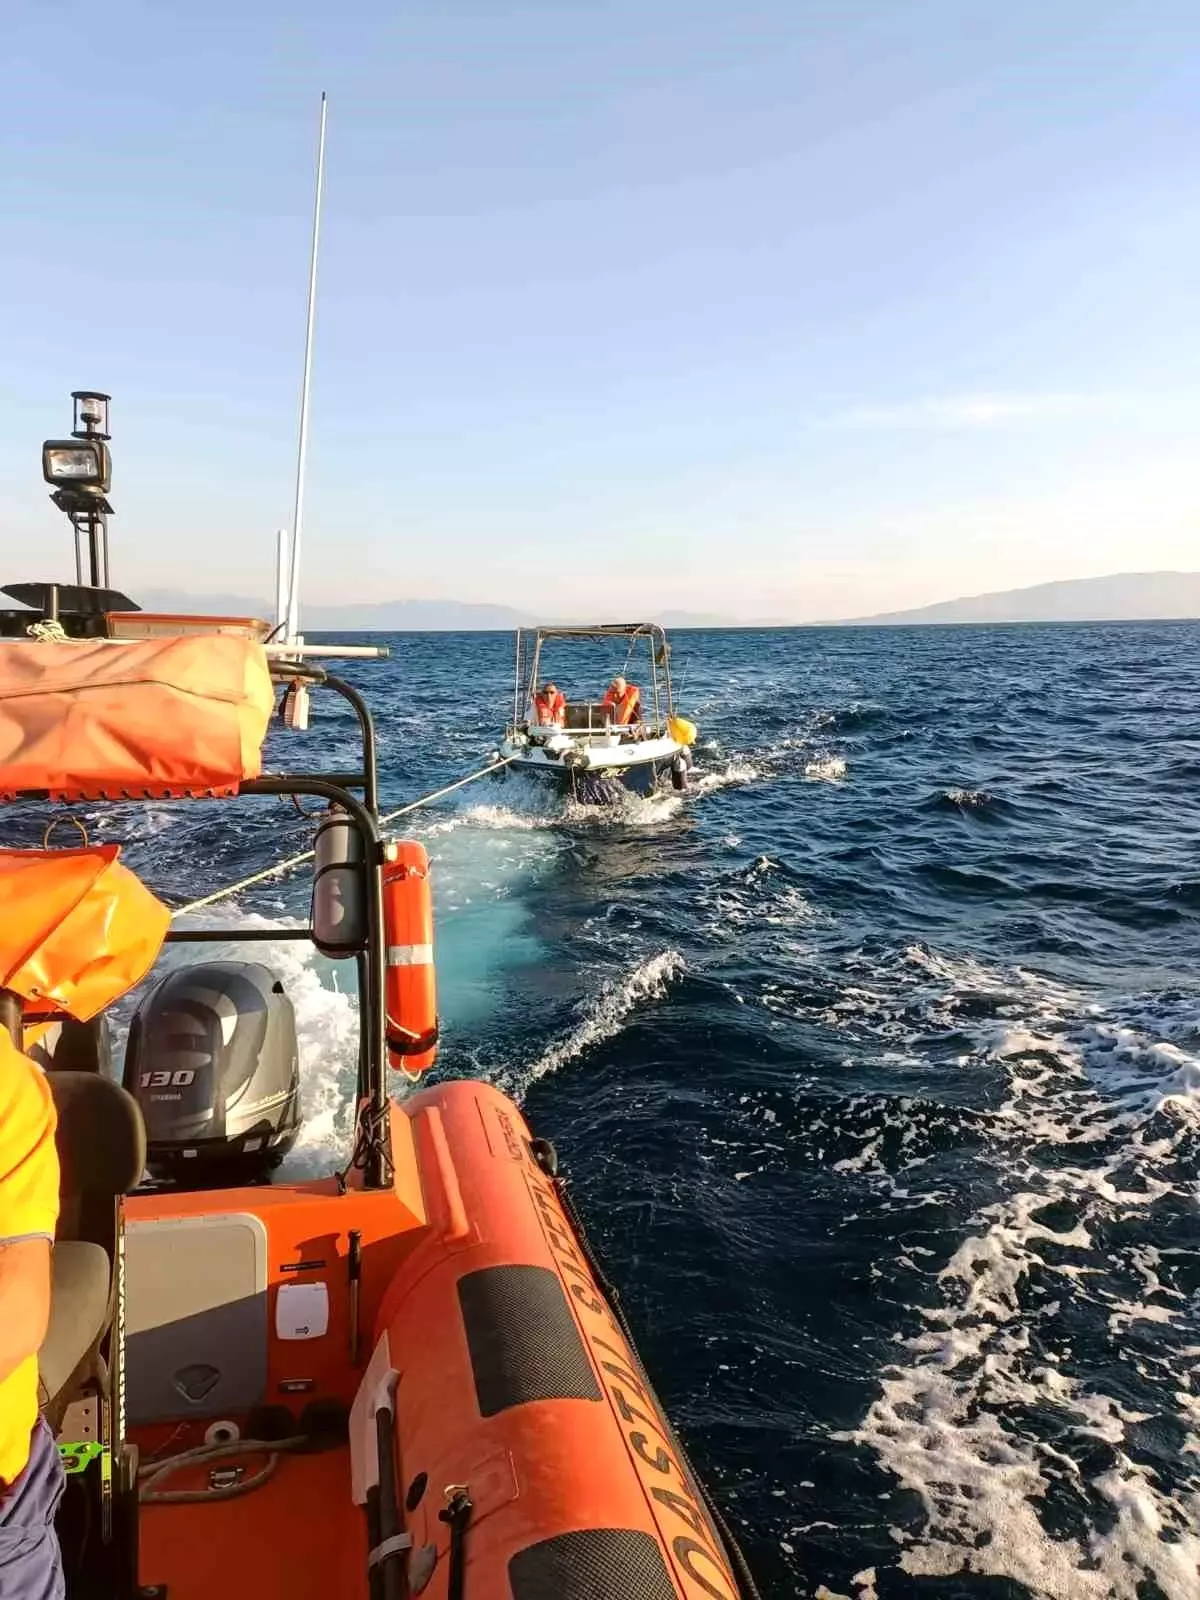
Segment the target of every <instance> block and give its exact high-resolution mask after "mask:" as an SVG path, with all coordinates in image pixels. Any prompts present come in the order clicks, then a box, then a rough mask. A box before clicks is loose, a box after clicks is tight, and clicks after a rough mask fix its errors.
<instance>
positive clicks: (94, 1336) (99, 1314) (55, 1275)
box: [38, 1239, 112, 1429]
mask: <svg viewBox="0 0 1200 1600" xmlns="http://www.w3.org/2000/svg"><path fill="white" fill-rule="evenodd" d="M111 1289H112V1270H111V1266H110V1263H109V1259H108V1256H107V1255H106V1254H105V1253H104V1251H103V1250H102V1249H101V1248H100V1246H99V1245H98V1244H87V1243H86V1242H85V1241H83V1240H78V1239H64V1240H62V1241H61V1242H60V1243H57V1244H55V1246H54V1254H53V1257H52V1277H51V1285H50V1306H51V1311H50V1326H49V1327H48V1328H47V1330H46V1337H45V1339H44V1340H43V1341H42V1347H41V1349H40V1350H39V1351H38V1384H39V1395H38V1398H39V1400H40V1403H41V1407H42V1410H43V1411H44V1412H45V1413H46V1416H47V1419H48V1420H49V1422H50V1424H51V1426H52V1427H53V1428H55V1429H57V1428H58V1427H59V1426H60V1424H61V1422H62V1413H63V1412H64V1411H65V1410H66V1408H67V1406H68V1405H69V1404H70V1401H71V1399H72V1398H73V1397H74V1396H75V1394H77V1393H78V1391H79V1390H80V1388H82V1387H83V1386H84V1385H85V1384H86V1381H87V1378H88V1377H89V1376H90V1374H91V1368H92V1362H93V1358H94V1356H95V1354H96V1352H97V1351H98V1349H99V1346H100V1342H101V1340H102V1339H103V1338H104V1334H105V1332H106V1330H107V1328H108V1322H109V1315H108V1308H109V1299H110V1293H111Z"/></svg>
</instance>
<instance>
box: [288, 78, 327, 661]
mask: <svg viewBox="0 0 1200 1600" xmlns="http://www.w3.org/2000/svg"><path fill="white" fill-rule="evenodd" d="M325 110H326V98H325V94H324V92H323V91H322V94H321V134H320V139H319V141H318V143H317V194H316V200H315V202H314V204H313V231H312V263H311V265H310V267H309V273H308V331H307V333H306V335H305V339H304V382H303V385H302V386H301V390H300V446H299V449H298V451H297V453H296V508H295V511H294V513H293V516H292V550H291V556H292V569H291V577H290V581H289V584H288V607H287V628H286V630H285V633H284V638H285V639H287V640H289V641H291V642H295V641H297V640H298V639H299V630H300V531H301V527H302V525H303V522H304V469H305V464H306V461H307V459H308V393H309V389H310V387H311V384H312V345H313V324H314V322H315V321H316V315H317V245H318V243H319V240H320V236H321V193H322V189H323V188H324V183H325Z"/></svg>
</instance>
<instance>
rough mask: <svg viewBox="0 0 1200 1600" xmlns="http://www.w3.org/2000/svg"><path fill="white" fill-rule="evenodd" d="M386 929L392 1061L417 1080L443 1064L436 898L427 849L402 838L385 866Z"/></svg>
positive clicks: (390, 848) (389, 851) (388, 1033)
mask: <svg viewBox="0 0 1200 1600" xmlns="http://www.w3.org/2000/svg"><path fill="white" fill-rule="evenodd" d="M383 930H384V939H385V942H386V945H387V985H386V990H385V1011H386V1036H387V1050H388V1060H389V1061H390V1062H391V1064H392V1066H393V1067H395V1068H396V1069H397V1070H398V1071H400V1072H406V1073H408V1074H410V1075H411V1076H416V1075H417V1074H419V1073H422V1072H426V1071H428V1069H429V1068H430V1067H431V1066H432V1065H433V1063H434V1062H435V1061H436V1060H437V1040H438V1021H437V978H436V975H435V973H434V967H433V896H432V892H431V890H430V886H429V856H428V854H427V853H426V850H425V846H424V845H421V844H417V843H416V841H415V840H412V839H402V840H400V841H399V842H398V843H396V844H391V845H389V846H388V848H387V858H386V860H385V861H384V866H383Z"/></svg>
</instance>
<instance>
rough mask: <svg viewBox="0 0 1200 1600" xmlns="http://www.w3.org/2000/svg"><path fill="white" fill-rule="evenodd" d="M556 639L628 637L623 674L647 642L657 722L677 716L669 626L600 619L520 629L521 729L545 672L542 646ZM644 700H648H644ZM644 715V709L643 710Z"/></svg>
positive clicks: (517, 723)
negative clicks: (583, 622)
mask: <svg viewBox="0 0 1200 1600" xmlns="http://www.w3.org/2000/svg"><path fill="white" fill-rule="evenodd" d="M553 639H576V640H582V639H590V640H604V639H628V641H629V649H628V651H627V653H626V657H625V667H624V669H623V673H622V675H623V676H628V672H629V666H630V663H631V662H632V661H633V659H634V655H635V652H637V654H638V655H640V654H641V652H640V650H639V646H640V645H641V644H642V643H643V642H644V644H645V649H646V655H647V656H648V658H649V661H648V665H649V673H650V703H651V705H652V706H653V718H654V722H653V725H654V726H655V727H657V728H661V727H663V726H665V724H666V723H667V721H668V720H669V718H671V717H672V716H674V714H675V708H674V699H673V694H672V689H671V646H670V644H669V643H668V641H667V634H666V630H665V629H664V628H663V626H662V625H661V623H658V622H597V623H593V624H592V625H590V626H574V627H568V626H564V627H552V626H539V627H533V628H518V629H517V658H516V671H515V674H514V682H513V729H514V731H515V730H516V729H519V728H520V727H522V725H524V724H526V723H527V722H528V720H529V713H530V709H531V707H532V703H533V692H534V690H535V689H536V688H537V686H538V683H539V681H540V676H541V663H542V650H543V647H544V646H545V645H546V644H547V643H548V642H549V641H550V640H553ZM643 704H644V702H643ZM643 717H644V712H643Z"/></svg>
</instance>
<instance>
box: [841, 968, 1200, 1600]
mask: <svg viewBox="0 0 1200 1600" xmlns="http://www.w3.org/2000/svg"><path fill="white" fill-rule="evenodd" d="M905 960H906V962H907V963H908V965H909V967H910V968H911V969H915V973H916V975H917V976H918V981H919V982H920V983H923V984H925V985H926V986H927V994H926V1001H927V1012H928V1013H932V1014H936V1013H938V1012H939V1011H940V1012H942V1013H944V1015H945V1020H946V1021H949V1020H950V1019H951V1018H952V1017H957V1021H958V1025H960V1026H961V1024H962V1011H963V1005H964V1002H969V1001H971V1000H976V1001H978V1000H986V1001H987V1002H988V1003H989V1005H990V1007H991V1009H992V1012H993V1016H994V1018H995V1020H994V1021H993V1022H992V1023H991V1024H990V1034H991V1037H990V1039H989V1041H988V1044H987V1048H986V1052H985V1058H984V1062H983V1063H982V1064H990V1065H991V1067H992V1068H993V1069H999V1070H1001V1071H1002V1072H1003V1073H1004V1075H1005V1078H1006V1081H1007V1089H1006V1094H1005V1097H1004V1100H1003V1103H1002V1104H1001V1105H1000V1107H999V1108H998V1110H997V1111H996V1112H995V1113H993V1114H991V1115H990V1116H989V1119H988V1136H989V1143H988V1149H989V1152H990V1155H989V1159H990V1160H991V1162H992V1163H993V1164H994V1166H995V1169H996V1173H997V1177H998V1178H999V1180H1000V1182H1001V1185H1002V1187H1003V1188H1004V1189H1005V1190H1006V1192H1005V1193H1004V1196H1003V1198H1001V1199H999V1200H997V1201H996V1202H995V1203H993V1204H989V1205H987V1206H985V1207H984V1208H983V1209H981V1210H980V1211H979V1212H978V1213H977V1214H976V1215H975V1216H974V1217H973V1218H972V1219H971V1221H970V1222H969V1224H968V1228H967V1233H966V1236H965V1237H964V1238H963V1239H962V1241H961V1243H960V1244H959V1246H958V1248H957V1250H956V1251H955V1252H954V1253H953V1255H952V1256H951V1258H950V1260H949V1261H948V1262H947V1264H946V1265H945V1267H944V1268H943V1269H942V1270H941V1271H940V1273H938V1275H937V1277H936V1280H934V1283H933V1287H934V1289H935V1290H936V1296H935V1299H934V1301H933V1303H932V1304H928V1305H925V1306H923V1307H921V1308H920V1316H921V1319H922V1322H923V1324H924V1325H923V1327H922V1328H921V1329H920V1330H919V1331H918V1332H916V1333H914V1334H913V1335H911V1336H910V1337H907V1338H905V1339H903V1340H902V1341H901V1344H900V1351H899V1353H898V1357H897V1360H896V1361H895V1363H894V1364H893V1365H892V1366H890V1367H888V1368H887V1369H886V1370H885V1371H884V1373H883V1375H882V1378H881V1384H880V1394H879V1397H878V1398H877V1399H876V1401H875V1402H874V1404H873V1405H872V1406H871V1408H870V1410H869V1412H868V1414H867V1416H866V1417H865V1418H864V1420H863V1422H862V1424H861V1425H860V1426H859V1428H857V1429H856V1430H854V1431H853V1432H851V1433H849V1434H843V1435H838V1436H837V1437H840V1438H848V1439H853V1440H856V1441H857V1442H860V1443H863V1444H866V1445H869V1446H870V1447H871V1448H872V1449H873V1450H874V1451H875V1453H876V1454H877V1455H878V1457H879V1458H880V1460H881V1461H882V1462H883V1464H884V1465H885V1466H886V1467H888V1468H889V1469H890V1471H891V1472H892V1473H894V1474H895V1476H896V1477H897V1478H898V1479H899V1481H900V1482H901V1483H902V1484H903V1485H904V1486H905V1487H906V1488H908V1489H910V1490H913V1491H915V1492H916V1493H917V1494H918V1495H919V1496H920V1498H921V1501H922V1503H923V1505H924V1508H925V1513H926V1517H927V1524H926V1527H925V1529H924V1531H923V1532H922V1533H921V1534H920V1535H919V1536H917V1537H915V1538H914V1537H912V1536H910V1535H907V1534H904V1533H901V1532H899V1531H897V1532H896V1535H895V1536H896V1537H897V1538H898V1540H899V1541H900V1542H901V1544H902V1545H903V1552H902V1554H901V1556H900V1565H901V1566H902V1567H903V1568H904V1569H905V1570H906V1571H908V1572H909V1573H911V1574H913V1575H914V1576H925V1577H939V1576H948V1575H951V1574H954V1573H959V1572H964V1571H971V1572H978V1573H987V1574H992V1575H995V1576H1002V1577H1006V1578H1009V1579H1013V1580H1015V1581H1017V1582H1019V1583H1022V1584H1025V1585H1026V1586H1027V1587H1028V1588H1030V1589H1031V1590H1033V1591H1034V1593H1035V1594H1037V1595H1040V1596H1050V1597H1053V1600H1076V1597H1078V1600H1093V1597H1095V1600H1100V1597H1110V1596H1111V1597H1116V1600H1139V1596H1143V1595H1144V1594H1145V1592H1146V1589H1145V1585H1146V1583H1147V1581H1149V1580H1153V1582H1154V1583H1156V1584H1157V1585H1158V1589H1159V1590H1160V1591H1161V1592H1162V1593H1163V1594H1164V1595H1166V1596H1168V1597H1169V1600H1194V1596H1195V1595H1196V1594H1197V1593H1200V1583H1198V1581H1197V1571H1198V1567H1200V1472H1198V1471H1197V1470H1196V1467H1195V1462H1196V1459H1197V1458H1200V1384H1198V1383H1197V1376H1196V1374H1197V1368H1196V1356H1197V1354H1200V1316H1198V1311H1200V1307H1198V1305H1197V1301H1196V1298H1195V1297H1194V1296H1189V1295H1187V1294H1185V1293H1184V1292H1183V1291H1182V1290H1180V1289H1178V1288H1175V1287H1172V1286H1171V1283H1170V1282H1169V1281H1165V1280H1164V1277H1162V1276H1160V1271H1161V1269H1162V1268H1163V1267H1164V1264H1165V1263H1164V1254H1169V1253H1170V1252H1166V1253H1164V1252H1161V1251H1159V1250H1158V1249H1156V1248H1155V1247H1154V1246H1151V1245H1147V1244H1146V1243H1145V1242H1144V1240H1143V1241H1142V1242H1140V1243H1133V1244H1130V1245H1128V1246H1123V1245H1122V1244H1121V1242H1120V1241H1121V1239H1122V1236H1123V1233H1127V1232H1128V1231H1129V1229H1130V1228H1131V1226H1132V1225H1134V1224H1135V1223H1137V1222H1138V1221H1139V1219H1141V1222H1142V1226H1143V1227H1144V1226H1145V1218H1146V1215H1147V1212H1148V1210H1149V1208H1150V1207H1152V1206H1153V1205H1154V1204H1155V1203H1156V1202H1157V1201H1160V1200H1162V1199H1163V1198H1164V1197H1166V1198H1167V1199H1169V1200H1173V1201H1174V1202H1175V1203H1177V1204H1184V1205H1186V1206H1188V1207H1189V1208H1194V1202H1195V1196H1194V1194H1193V1193H1192V1192H1191V1189H1192V1186H1193V1184H1194V1179H1192V1178H1186V1177H1183V1176H1181V1168H1187V1163H1186V1162H1182V1163H1181V1161H1180V1160H1179V1157H1180V1154H1181V1152H1182V1150H1183V1147H1184V1146H1185V1144H1186V1142H1187V1141H1189V1140H1191V1141H1194V1138H1195V1134H1196V1131H1197V1127H1198V1126H1200V1060H1198V1058H1197V1056H1196V1054H1195V1053H1194V1050H1193V1049H1188V1048H1185V1047H1184V1045H1183V1044H1182V1043H1180V1042H1179V1041H1180V1040H1181V1039H1183V1040H1187V1041H1189V1042H1192V1043H1194V1034H1195V1022H1194V1017H1193V1016H1192V1014H1191V1012H1190V1008H1183V1009H1182V1012H1181V1011H1180V1008H1179V1005H1178V1002H1162V1003H1159V1004H1158V1005H1157V1006H1156V1005H1154V1004H1151V1005H1150V1006H1148V1007H1147V1006H1146V1005H1145V1004H1143V1005H1142V1007H1141V1009H1140V1010H1139V1008H1138V1005H1137V1004H1136V1003H1135V1002H1132V1001H1131V1002H1128V1003H1127V1004H1121V1005H1119V1006H1118V1007H1116V1009H1117V1010H1118V1012H1119V1020H1118V1019H1117V1018H1115V1017H1114V1016H1113V1015H1112V1014H1111V1013H1110V1011H1109V1010H1108V1009H1106V1008H1102V1007H1100V1006H1097V1005H1088V1004H1086V1003H1085V1002H1084V1000H1083V998H1082V996H1080V995H1077V994H1074V993H1072V991H1070V990H1069V989H1068V988H1067V987H1066V986H1064V985H1060V984H1056V983H1053V982H1051V981H1049V980H1046V979H1041V978H1037V977H1034V976H1033V975H1032V974H1028V973H1010V974H1000V973H995V972H991V971H989V970H988V969H986V968H985V967H983V966H982V965H981V964H980V963H979V962H976V961H971V960H957V961H956V960H953V959H951V958H947V957H939V956H935V955H931V954H930V952H928V951H926V950H923V949H921V948H919V947H918V948H914V949H912V950H910V951H908V952H906V955H905ZM939 988H940V990H941V993H940V994H939V993H938V992H937V991H938V990H939ZM859 998H860V1001H861V999H862V998H864V996H863V995H862V994H861V992H860V996H859ZM984 1009H985V1010H986V1009H987V1007H985V1008H984ZM873 1155H874V1151H869V1150H864V1156H865V1157H866V1159H865V1160H864V1161H862V1162H856V1161H849V1162H846V1163H844V1164H843V1170H859V1169H861V1168H863V1167H867V1168H869V1166H870V1160H871V1158H872V1157H873ZM1188 1170H1190V1169H1188ZM1131 1281H1132V1283H1133V1285H1134V1287H1133V1288H1132V1289H1131V1288H1130V1282H1131ZM1068 1305H1069V1306H1071V1307H1072V1309H1073V1310H1076V1311H1078V1310H1080V1309H1083V1308H1084V1307H1086V1308H1089V1309H1090V1310H1093V1311H1094V1313H1095V1314H1096V1315H1100V1316H1102V1317H1103V1318H1105V1319H1106V1320H1107V1325H1108V1328H1109V1330H1110V1333H1111V1334H1112V1335H1114V1336H1118V1337H1119V1336H1121V1335H1123V1334H1124V1333H1125V1332H1126V1330H1128V1328H1130V1327H1131V1326H1133V1325H1134V1324H1135V1323H1137V1322H1138V1321H1144V1320H1149V1321H1152V1322H1153V1323H1155V1324H1156V1336H1157V1340H1158V1341H1162V1340H1163V1339H1164V1336H1169V1342H1166V1343H1163V1342H1156V1345H1155V1346H1154V1348H1155V1349H1156V1350H1158V1351H1160V1353H1159V1354H1155V1355H1149V1354H1147V1353H1146V1350H1145V1348H1144V1347H1141V1346H1139V1347H1138V1348H1137V1350H1136V1351H1126V1352H1124V1359H1126V1360H1128V1361H1129V1362H1130V1363H1131V1365H1132V1370H1133V1371H1134V1372H1135V1373H1136V1374H1137V1376H1138V1378H1139V1379H1140V1380H1141V1381H1142V1385H1143V1391H1147V1390H1148V1391H1152V1392H1153V1394H1154V1406H1155V1410H1154V1413H1153V1415H1154V1416H1155V1418H1156V1420H1157V1421H1158V1423H1159V1424H1160V1425H1161V1424H1162V1423H1163V1422H1164V1421H1166V1423H1167V1425H1168V1427H1169V1429H1171V1430H1174V1432H1175V1433H1176V1434H1178V1436H1179V1438H1180V1439H1181V1440H1182V1441H1183V1442H1182V1444H1181V1446H1180V1448H1179V1451H1178V1457H1179V1467H1180V1472H1179V1474H1178V1481H1175V1482H1173V1483H1170V1484H1166V1483H1163V1482H1162V1481H1161V1480H1160V1479H1159V1478H1158V1476H1157V1475H1156V1472H1155V1471H1154V1468H1153V1466H1152V1465H1149V1464H1147V1462H1146V1461H1145V1459H1144V1458H1140V1457H1142V1454H1143V1453H1142V1452H1141V1451H1139V1448H1138V1444H1137V1441H1136V1439H1135V1438H1134V1436H1133V1434H1134V1431H1135V1430H1136V1428H1137V1426H1138V1425H1139V1424H1140V1423H1144V1422H1146V1421H1147V1420H1148V1418H1149V1417H1150V1415H1151V1413H1148V1412H1139V1411H1136V1410H1134V1409H1132V1408H1129V1407H1128V1406H1127V1405H1125V1404H1123V1403H1122V1401H1121V1399H1120V1398H1119V1396H1117V1395H1113V1394H1110V1393H1107V1392H1105V1389H1104V1387H1103V1386H1102V1382H1101V1380H1100V1379H1099V1378H1098V1377H1096V1376H1090V1377H1087V1378H1085V1377H1083V1376H1081V1371H1082V1369H1081V1368H1080V1366H1079V1365H1078V1364H1077V1363H1075V1362H1074V1361H1073V1359H1072V1352H1071V1348H1070V1339H1069V1337H1068V1335H1067V1331H1066V1328H1065V1326H1064V1324H1063V1321H1062V1318H1061V1315H1060V1313H1061V1310H1062V1308H1063V1307H1065V1306H1068ZM1034 1416H1036V1418H1037V1419H1038V1422H1037V1424H1036V1426H1035V1425H1031V1422H1030V1418H1031V1417H1034ZM1094 1440H1101V1441H1103V1442H1104V1444H1105V1445H1106V1447H1107V1451H1108V1455H1107V1458H1106V1465H1105V1467H1104V1470H1103V1471H1101V1472H1099V1473H1098V1474H1097V1475H1095V1476H1093V1477H1091V1478H1090V1480H1089V1479H1088V1478H1087V1476H1086V1474H1085V1472H1084V1471H1083V1469H1082V1468H1081V1466H1080V1465H1079V1461H1078V1459H1077V1458H1078V1457H1080V1456H1082V1455H1083V1454H1084V1451H1085V1446H1086V1445H1087V1444H1088V1443H1089V1442H1090V1441H1094ZM1189 1460H1190V1461H1191V1462H1192V1466H1191V1467H1189V1466H1188V1462H1189ZM1064 1494H1065V1495H1066V1496H1067V1498H1068V1500H1070V1501H1071V1503H1073V1504H1074V1505H1075V1506H1076V1507H1079V1506H1081V1505H1083V1506H1087V1507H1088V1508H1089V1509H1088V1511H1087V1513H1086V1514H1085V1515H1084V1516H1083V1517H1082V1518H1077V1519H1076V1523H1077V1524H1079V1523H1080V1522H1082V1523H1083V1524H1085V1525H1086V1527H1087V1529H1088V1530H1089V1531H1087V1532H1086V1533H1078V1532H1077V1533H1076V1534H1075V1535H1074V1536H1072V1535H1070V1534H1068V1533H1066V1532H1064V1531H1062V1528H1061V1527H1060V1528H1059V1529H1058V1530H1057V1531H1056V1533H1055V1536H1053V1537H1052V1536H1051V1534H1050V1533H1049V1532H1047V1528H1046V1525H1045V1519H1044V1512H1045V1509H1046V1507H1047V1505H1048V1504H1049V1503H1050V1502H1051V1501H1053V1500H1054V1499H1055V1497H1056V1496H1057V1497H1058V1498H1059V1499H1061V1498H1062V1496H1063V1495H1064Z"/></svg>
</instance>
